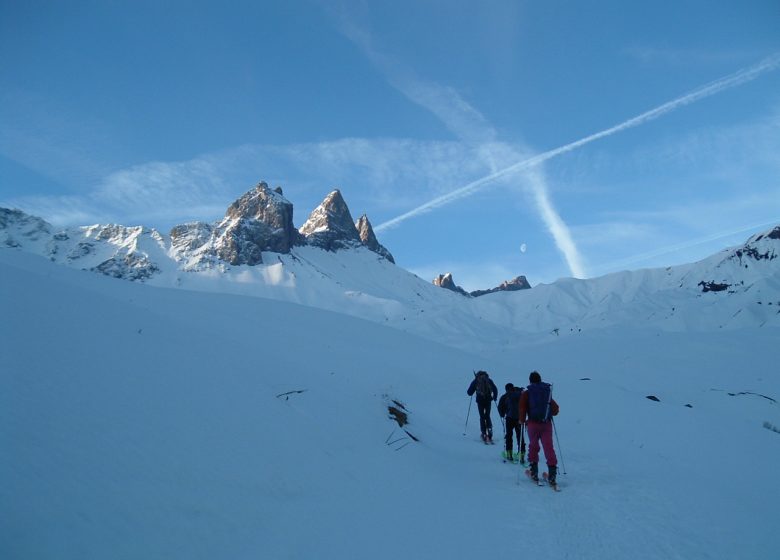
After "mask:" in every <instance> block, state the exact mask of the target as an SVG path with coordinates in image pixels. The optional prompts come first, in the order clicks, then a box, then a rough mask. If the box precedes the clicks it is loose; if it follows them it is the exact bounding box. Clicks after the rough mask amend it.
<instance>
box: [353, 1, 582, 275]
mask: <svg viewBox="0 0 780 560" xmlns="http://www.w3.org/2000/svg"><path fill="white" fill-rule="evenodd" d="M341 24H342V29H343V31H344V34H345V35H346V36H347V37H349V38H350V39H351V40H352V41H353V42H354V43H355V44H356V45H357V46H358V47H359V48H360V49H361V50H362V51H363V53H364V54H365V55H366V57H367V58H368V59H369V60H370V61H371V62H372V63H373V64H374V65H375V66H376V67H377V68H378V69H379V70H380V71H381V72H382V73H383V75H384V76H385V77H386V79H387V81H388V82H389V83H390V84H391V85H392V86H393V87H395V88H396V89H397V90H398V91H400V92H401V93H402V94H403V95H405V96H406V97H407V98H408V99H409V100H410V101H412V102H414V103H416V104H417V105H419V106H421V107H423V108H425V109H427V110H428V111H430V112H431V113H432V114H433V115H435V116H436V117H437V118H438V119H439V120H440V121H441V122H442V123H443V124H444V125H445V126H446V127H447V129H448V130H450V132H452V133H453V134H454V135H455V136H457V137H458V138H460V139H461V140H462V141H464V142H467V143H469V144H471V145H475V146H478V147H479V153H480V154H481V156H482V158H483V159H484V161H485V163H486V164H487V166H488V169H489V170H490V172H491V176H492V177H493V181H496V180H498V179H500V178H504V177H506V178H509V177H508V176H509V175H510V173H509V172H507V173H503V172H501V171H499V169H501V168H502V167H503V168H505V166H506V164H507V162H508V161H512V160H513V159H515V160H516V159H517V158H519V157H523V156H524V155H525V154H527V153H528V150H527V149H524V150H520V149H517V148H515V147H512V146H509V145H508V144H506V143H502V142H499V141H498V140H497V137H498V134H497V132H496V130H495V128H494V127H493V126H492V125H491V124H490V123H489V122H488V120H487V119H486V118H485V117H484V116H483V115H482V113H480V112H479V111H478V110H477V109H475V108H474V107H473V106H472V105H471V104H470V103H468V102H467V101H466V100H465V99H463V97H462V96H461V95H460V94H459V93H458V92H457V91H456V90H455V89H453V88H451V87H447V86H442V85H439V84H436V83H433V82H430V81H427V80H423V79H420V78H419V77H417V76H416V75H415V74H414V73H413V72H412V71H411V69H410V68H408V67H407V66H406V65H403V64H401V63H400V62H398V61H397V60H395V59H393V58H392V57H390V56H388V55H386V54H384V53H381V52H380V51H379V50H377V49H376V48H375V47H374V44H373V38H372V36H371V34H370V33H369V32H368V31H367V30H366V29H365V28H362V27H360V26H358V25H356V24H355V22H354V21H353V20H352V19H351V18H349V17H348V16H346V15H344V14H343V13H342V14H341ZM529 170H530V168H523V169H517V170H516V171H525V172H527V174H528V176H527V177H524V178H523V180H522V184H524V185H527V186H528V187H529V191H530V194H531V196H532V198H533V201H534V204H535V208H536V209H537V211H538V215H539V217H540V218H541V220H542V222H543V223H544V224H545V226H546V227H547V230H548V231H549V232H550V234H551V235H552V237H553V239H554V241H555V244H556V246H557V247H558V249H559V250H560V252H561V254H562V255H563V257H564V259H565V261H566V263H567V265H568V267H569V270H570V271H571V273H572V274H573V275H574V276H576V277H583V276H585V268H584V266H583V264H582V258H581V256H580V254H579V251H578V249H577V245H576V243H575V242H574V239H573V238H572V236H571V233H570V231H569V228H568V226H567V224H566V222H565V221H564V220H563V218H562V217H561V215H560V213H559V212H558V211H557V210H556V208H555V206H554V204H553V201H552V197H551V196H550V192H549V187H548V185H547V182H546V180H545V177H544V175H543V173H542V172H541V170H540V169H535V170H533V172H529ZM450 196H451V193H448V194H445V195H443V196H440V197H437V198H436V199H435V201H438V202H437V203H434V204H431V203H427V204H423V205H422V206H418V207H417V209H415V210H412V211H411V212H407V213H405V214H403V215H402V216H399V217H398V218H395V219H393V220H390V221H388V222H384V223H383V224H380V225H379V226H378V227H377V228H376V229H377V230H378V231H382V230H385V229H388V228H391V227H394V226H397V225H398V224H400V223H401V222H402V221H404V220H406V219H408V218H410V217H412V216H415V215H417V214H419V213H423V212H427V211H431V210H433V209H434V208H438V207H440V206H443V205H444V204H447V203H448V202H452V201H454V200H457V199H458V198H461V197H457V196H456V197H455V198H452V199H450V198H449V197H450Z"/></svg>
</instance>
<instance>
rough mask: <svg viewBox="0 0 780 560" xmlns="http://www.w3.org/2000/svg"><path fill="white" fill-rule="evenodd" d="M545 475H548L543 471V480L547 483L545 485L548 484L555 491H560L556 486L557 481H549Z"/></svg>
mask: <svg viewBox="0 0 780 560" xmlns="http://www.w3.org/2000/svg"><path fill="white" fill-rule="evenodd" d="M547 476H548V475H547V473H544V481H545V482H546V483H547V486H549V487H550V488H552V489H553V490H555V491H556V492H560V491H561V489H560V488H559V487H558V483H557V482H550V481H549V480H548V479H547Z"/></svg>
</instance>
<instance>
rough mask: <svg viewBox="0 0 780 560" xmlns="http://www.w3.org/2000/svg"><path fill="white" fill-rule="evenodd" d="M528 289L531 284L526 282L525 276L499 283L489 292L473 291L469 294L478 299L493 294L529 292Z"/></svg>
mask: <svg viewBox="0 0 780 560" xmlns="http://www.w3.org/2000/svg"><path fill="white" fill-rule="evenodd" d="M530 288H531V284H529V283H528V280H527V279H526V277H525V276H517V277H516V278H514V279H513V280H505V281H504V282H501V284H499V285H498V286H497V287H495V288H491V289H489V290H475V291H473V292H471V296H472V297H479V296H484V295H486V294H492V293H495V292H514V291H517V290H529V289H530Z"/></svg>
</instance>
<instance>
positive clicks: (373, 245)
mask: <svg viewBox="0 0 780 560" xmlns="http://www.w3.org/2000/svg"><path fill="white" fill-rule="evenodd" d="M355 227H356V228H357V230H358V235H359V236H360V242H361V243H363V245H364V246H366V247H367V248H368V249H370V250H372V251H373V252H375V253H377V254H379V255H381V256H383V257H384V258H386V259H387V260H388V261H390V262H391V263H393V264H395V259H394V258H393V255H391V254H390V251H388V250H387V249H385V247H383V246H382V245H381V244H380V243H379V241H378V240H377V238H376V235H375V234H374V228H372V227H371V222H369V221H368V216H366V215H365V214H363V215H362V216H360V218H359V219H358V221H357V223H356V224H355Z"/></svg>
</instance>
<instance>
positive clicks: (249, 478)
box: [0, 249, 780, 560]
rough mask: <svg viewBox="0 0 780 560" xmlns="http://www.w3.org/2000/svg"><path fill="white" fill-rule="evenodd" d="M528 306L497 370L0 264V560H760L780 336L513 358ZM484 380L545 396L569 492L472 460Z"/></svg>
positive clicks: (560, 339)
mask: <svg viewBox="0 0 780 560" xmlns="http://www.w3.org/2000/svg"><path fill="white" fill-rule="evenodd" d="M624 288H625V289H628V288H629V287H626V286H624ZM572 289H573V288H572ZM534 290H539V289H538V288H534V289H533V290H531V291H530V294H529V295H528V296H512V295H509V294H497V296H498V297H495V298H493V297H492V296H491V298H492V299H491V300H490V301H491V303H490V304H489V305H488V306H487V307H486V308H485V309H486V310H487V309H488V308H491V309H492V311H490V314H491V316H490V325H492V328H493V329H498V325H500V323H501V321H502V320H503V321H504V324H505V328H504V329H503V330H504V332H505V333H506V334H505V339H502V340H496V341H495V344H494V346H493V348H492V349H491V348H490V345H489V342H490V340H489V339H490V337H492V336H493V334H492V331H491V335H490V337H486V338H484V339H483V340H481V341H479V343H476V341H473V340H471V337H470V336H466V335H464V336H463V337H462V339H461V340H460V341H459V342H458V341H457V340H455V338H454V337H455V334H453V333H454V332H455V329H451V330H449V331H448V332H447V333H446V336H444V337H442V339H441V340H442V342H446V343H447V345H444V344H441V343H439V342H436V341H435V340H434V339H435V329H432V328H431V325H435V324H436V321H435V320H434V321H433V322H432V321H431V319H430V317H425V321H427V322H426V323H425V324H423V322H422V321H423V318H422V317H421V316H420V315H424V314H420V315H416V316H412V315H409V316H408V317H406V316H405V317H403V321H406V322H408V328H405V329H402V328H400V327H399V323H402V321H401V319H399V318H397V317H396V319H394V321H395V324H394V327H395V328H390V327H388V326H384V325H382V324H381V321H377V320H375V321H367V320H364V319H360V318H356V317H351V316H347V315H345V314H339V313H336V312H334V311H329V310H326V309H317V308H314V307H309V306H303V305H299V304H296V303H292V302H289V301H278V300H272V299H261V298H258V297H249V296H247V295H240V294H233V295H231V294H219V293H209V292H208V291H198V292H195V291H188V290H184V289H172V288H164V287H155V286H149V285H142V284H137V283H131V282H126V281H122V280H115V279H111V278H107V277H105V276H101V275H97V274H93V273H90V272H85V271H80V270H75V269H71V268H66V267H63V266H60V265H56V264H53V263H51V262H49V261H47V260H45V259H43V258H41V257H39V256H36V255H32V254H28V253H24V252H21V251H18V250H12V249H6V250H0V303H1V307H0V314H1V316H2V321H0V368H1V369H0V558H4V559H6V558H7V559H36V560H38V559H49V558H51V559H55V558H56V559H79V560H81V559H86V558H101V559H102V558H106V559H108V558H110V559H145V560H149V559H174V558H177V559H178V558H181V559H200V558H204V559H206V558H208V559H277V558H278V559H285V558H295V559H299V558H304V559H305V558H333V559H336V558H371V559H385V558H387V559H394V560H397V559H399V558H464V559H465V558H468V559H474V558H502V557H514V556H517V557H522V558H526V557H527V558H582V559H590V558H592V559H598V560H605V559H610V558H621V559H622V558H632V559H643V558H648V559H649V558H653V559H669V558H680V559H716V558H717V559H720V558H750V559H764V558H765V559H770V558H776V557H777V553H778V549H780V546H779V545H780V537H779V536H778V531H777V528H778V523H777V507H778V496H780V476H778V468H780V433H779V432H780V409H778V404H777V402H776V401H775V400H774V399H778V398H780V375H778V365H777V364H778V348H779V347H780V346H779V345H778V341H780V336H779V335H780V329H778V326H777V320H776V319H775V320H774V321H771V322H767V323H764V324H763V326H750V323H749V322H748V323H746V325H747V326H740V324H736V325H735V324H733V321H732V323H729V321H731V319H732V314H733V313H734V310H733V309H727V311H724V312H723V313H726V312H727V313H728V316H722V317H718V316H713V317H708V321H711V323H712V327H711V328H703V327H701V325H700V324H698V323H697V328H688V327H687V326H686V324H684V322H680V323H679V324H678V325H677V327H675V328H658V327H657V326H656V325H655V324H654V323H653V322H652V321H650V320H648V315H641V314H638V315H637V319H636V320H635V321H634V322H633V324H632V323H630V321H627V320H626V319H625V318H623V319H621V320H620V321H612V322H611V321H610V320H608V319H609V317H608V315H604V316H601V317H591V318H589V319H588V321H590V323H588V324H589V325H591V326H590V327H587V328H585V327H577V328H575V327H574V326H571V327H569V328H567V329H566V330H567V332H568V334H566V335H565V336H564V334H565V333H563V332H557V333H555V334H552V333H550V331H549V327H550V324H552V323H550V324H548V322H549V321H553V319H551V317H555V314H556V313H560V312H561V310H562V309H565V308H566V305H567V303H566V301H565V298H564V299H559V300H557V303H556V305H557V306H558V307H557V308H551V307H550V304H549V302H548V305H547V307H546V308H545V309H543V310H541V311H539V315H537V316H536V318H535V319H534V321H541V322H543V323H544V324H543V325H539V327H538V328H537V329H536V331H534V332H535V333H536V334H533V335H532V334H530V333H529V334H528V336H527V337H526V336H521V335H519V334H518V332H519V331H512V330H510V326H511V325H515V326H517V324H519V323H521V322H522V317H518V314H517V312H516V311H512V308H510V303H511V301H512V298H516V297H538V296H536V295H533V294H534V293H536V294H542V293H543V287H542V291H537V292H534ZM561 293H564V294H565V293H566V290H563V291H562V292H561ZM418 295H419V294H418ZM448 297H449V296H448ZM594 297H596V295H594ZM598 297H601V296H598ZM605 297H606V296H605ZM607 303H608V302H607ZM768 303H769V302H768V301H764V302H763V305H767V304H768ZM778 303H780V302H776V303H774V305H777V304H778ZM366 305H367V306H370V305H371V302H370V301H369V302H367V303H366ZM466 305H474V304H473V303H467V304H466ZM607 307H608V306H607ZM668 307H669V309H670V311H669V312H670V313H672V311H671V309H672V308H673V307H672V305H669V306H668ZM676 309H678V311H679V308H676ZM778 309H780V308H778ZM486 312H487V311H486ZM429 313H430V310H429ZM713 313H714V312H713ZM746 313H747V312H746ZM452 317H453V315H448V316H447V319H448V320H450V321H451V320H452ZM502 317H503V319H502ZM458 318H459V320H460V321H462V322H463V324H462V325H460V327H459V330H460V331H461V332H463V333H469V332H472V333H479V332H483V329H485V328H486V324H487V323H485V322H479V320H478V318H477V315H476V314H474V313H463V314H462V315H458ZM528 319H529V321H530V320H531V316H530V315H528ZM689 320H692V319H690V317H689ZM442 321H443V322H444V319H442ZM586 322H587V321H586ZM596 323H599V324H603V326H601V327H600V328H595V324H596ZM726 323H729V325H728V326H727V328H721V327H722V326H723V325H724V324H726ZM571 324H572V325H575V323H574V322H572V323H571ZM569 331H570V332H569ZM575 331H576V332H575ZM420 333H427V335H426V336H425V337H424V338H423V336H421V334H420ZM572 333H574V334H572ZM510 342H511V343H510ZM475 369H485V370H487V371H489V372H490V373H491V375H492V377H493V379H494V380H495V381H496V383H497V385H498V386H499V387H500V388H503V385H504V384H505V383H506V382H509V381H511V382H513V383H515V384H518V385H525V384H526V383H527V378H528V373H529V372H530V371H531V370H533V369H538V370H539V371H540V372H541V374H542V376H543V377H544V379H545V380H546V381H550V382H552V383H554V396H555V398H556V400H557V401H558V402H559V403H560V406H561V413H560V415H559V416H558V417H557V418H556V428H557V441H556V444H557V450H558V453H559V459H561V460H562V465H561V471H562V474H561V475H560V484H561V488H562V491H561V492H560V493H554V492H552V491H551V490H550V489H549V488H538V487H536V486H534V485H532V484H531V483H530V482H529V481H528V480H527V479H526V478H525V477H524V476H521V473H520V468H519V467H518V466H517V465H510V464H505V463H502V462H501V459H500V457H499V452H500V450H501V444H500V439H501V434H502V429H501V426H500V424H499V421H498V416H497V414H496V412H495V409H494V410H493V421H494V423H495V431H496V433H497V438H496V439H497V440H499V444H497V445H495V446H485V445H483V444H482V443H481V442H480V441H479V437H478V436H479V428H478V422H477V414H476V410H475V408H474V407H472V408H469V406H470V401H469V398H468V397H467V396H466V394H465V390H466V387H467V385H468V383H469V382H470V380H471V379H472V370H475ZM649 395H654V396H655V397H657V398H658V399H659V401H654V400H649V399H647V398H646V397H647V396H649ZM395 401H397V402H395ZM400 405H402V406H403V407H404V408H405V410H406V411H407V413H408V424H406V425H405V426H404V427H403V428H401V427H399V425H398V424H397V423H396V422H395V420H393V419H392V418H390V416H389V414H388V406H395V407H399V406H400ZM686 405H689V406H686ZM467 418H468V423H466V420H467ZM404 430H406V431H404ZM464 431H465V435H464ZM407 432H408V433H407ZM411 436H414V438H415V439H412V437H411ZM542 468H543V467H542ZM564 473H565V474H564Z"/></svg>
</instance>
